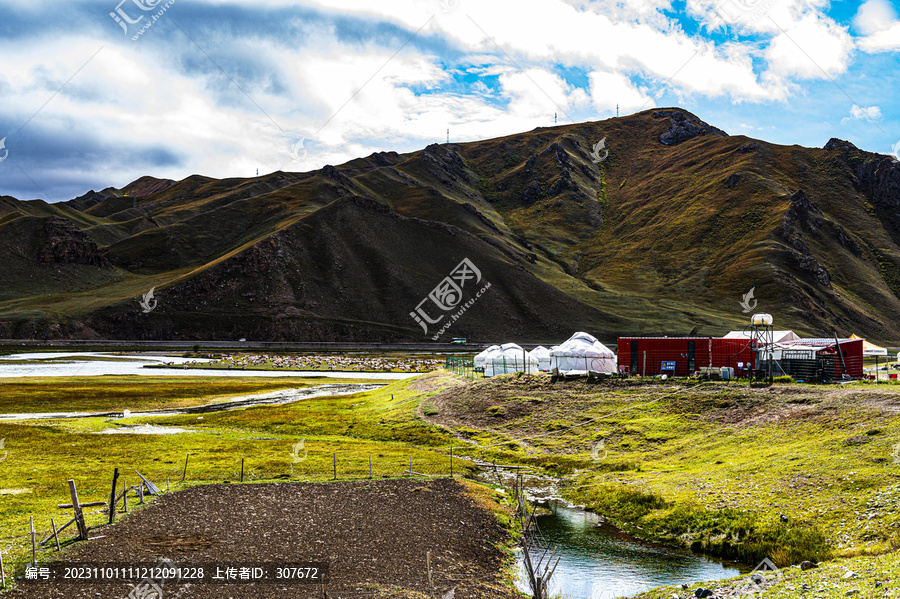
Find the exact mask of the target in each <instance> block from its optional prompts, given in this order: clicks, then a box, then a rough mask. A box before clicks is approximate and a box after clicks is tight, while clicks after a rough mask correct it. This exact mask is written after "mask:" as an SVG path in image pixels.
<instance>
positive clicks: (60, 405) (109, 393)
mask: <svg viewBox="0 0 900 599" xmlns="http://www.w3.org/2000/svg"><path fill="white" fill-rule="evenodd" d="M137 378H138V377H97V378H89V377H82V378H80V379H79V378H70V379H60V380H53V379H50V380H46V379H45V380H43V381H41V382H36V381H30V380H13V381H10V382H4V383H3V384H4V387H3V391H2V392H0V397H3V402H4V403H3V405H4V406H5V407H4V410H3V411H5V412H26V411H49V410H53V411H66V410H77V411H86V410H88V409H91V410H94V409H98V410H109V411H112V410H118V409H122V408H123V407H128V408H129V409H135V408H136V407H140V408H160V407H175V406H185V405H196V404H199V403H207V402H209V401H210V400H211V399H213V396H216V397H217V398H221V397H226V396H229V395H235V394H245V393H251V392H262V391H267V390H273V389H279V388H286V387H299V386H305V385H307V384H309V381H303V380H302V379H301V380H298V379H297V378H293V377H292V378H289V379H288V378H284V379H282V378H273V379H237V378H235V379H227V380H222V379H221V378H209V379H207V378H202V377H201V378H194V377H190V378H187V379H184V378H181V377H176V378H165V377H140V380H136V379H137ZM327 382H329V383H331V382H341V381H340V379H329V380H328V381H327ZM353 382H366V381H360V380H354V381H353ZM419 387H420V385H417V384H416V383H415V382H408V381H406V382H397V383H394V384H392V385H389V386H387V387H384V388H382V389H380V390H377V391H375V392H371V393H360V394H355V395H348V396H340V397H318V398H312V399H305V400H303V401H300V402H296V403H293V404H288V405H283V406H260V407H253V408H245V409H239V410H234V411H228V412H216V413H209V414H204V415H203V416H196V415H190V416H154V417H145V418H134V417H132V418H117V419H107V418H79V419H66V420H41V421H16V422H10V421H6V422H0V439H4V440H5V447H4V448H3V449H2V450H0V458H3V459H2V461H0V531H2V533H0V550H3V551H4V553H5V557H4V559H5V560H6V561H7V562H8V563H11V562H21V561H24V560H26V559H28V558H27V557H26V555H28V553H29V552H30V540H29V539H28V536H27V532H28V518H29V516H31V515H33V516H34V518H35V527H36V528H37V529H38V532H39V534H42V533H44V534H46V533H48V532H49V529H50V518H51V517H53V518H54V519H55V521H56V524H57V525H60V524H61V523H63V522H65V521H67V520H68V519H69V518H70V517H71V511H69V515H67V513H66V511H65V510H61V509H58V508H57V507H56V504H58V503H67V502H68V501H69V498H68V491H67V488H66V480H67V479H70V478H71V479H74V480H75V481H76V483H77V485H78V492H79V498H80V500H81V501H83V502H84V501H103V500H107V499H108V497H109V493H110V484H111V480H112V472H113V468H119V470H120V472H121V473H122V478H124V480H125V481H127V482H128V484H129V485H131V486H133V485H135V484H136V483H137V482H138V480H139V479H138V477H137V474H135V472H134V471H135V470H137V471H139V472H140V473H141V474H143V475H144V476H146V477H148V478H149V479H150V480H152V481H154V482H155V483H156V484H157V485H159V486H161V487H162V488H165V486H166V479H167V477H168V480H169V486H170V488H171V489H173V490H174V489H175V488H181V487H183V486H184V485H194V484H203V483H214V482H218V483H221V482H223V481H229V482H239V480H240V476H241V461H242V460H243V461H244V480H245V481H247V482H258V481H261V480H331V479H332V477H333V472H334V470H333V469H334V467H335V465H336V466H337V471H338V478H339V479H341V478H345V477H347V476H351V477H354V478H359V477H364V476H367V475H368V460H369V459H370V458H371V460H372V466H373V475H374V476H376V477H377V476H397V475H399V474H400V473H402V472H403V471H405V470H406V469H407V468H408V466H409V461H410V459H412V465H413V471H414V472H422V471H424V472H425V473H428V472H429V471H434V472H438V471H441V472H448V466H449V456H448V455H447V450H448V448H449V446H450V445H451V444H453V443H454V439H453V436H452V435H450V434H449V433H447V432H445V431H444V430H443V429H441V428H439V427H436V426H434V425H431V424H428V423H426V422H424V421H422V420H421V419H419V418H418V417H417V415H416V408H417V406H418V403H419V402H420V401H421V398H422V396H423V395H428V394H429V393H432V392H433V391H425V392H423V391H422V390H421V389H419ZM29 398H37V399H35V400H34V402H35V403H36V404H37V406H35V405H32V403H33V401H32V400H31V399H29ZM144 424H153V425H159V426H165V427H178V428H181V429H185V430H187V431H189V432H185V433H182V434H174V435H151V434H97V433H100V432H101V431H105V430H106V431H108V430H116V429H118V430H128V431H132V430H136V429H133V428H126V427H139V426H142V425H144ZM301 441H302V442H303V444H302V446H301V447H298V446H297V444H298V443H299V442H301ZM456 444H457V445H459V443H458V442H457V443H456ZM187 454H190V456H189V457H188V455H187ZM4 455H5V457H4ZM186 458H187V476H186V482H185V483H183V484H181V483H180V482H179V481H180V479H181V476H182V473H183V471H184V468H185V461H186ZM455 465H456V467H457V468H459V469H460V473H461V471H462V468H463V467H464V464H463V463H462V460H460V459H456V461H455ZM119 484H120V488H121V484H122V483H121V481H120V483H119ZM136 503H137V502H136V499H135V498H134V497H132V498H131V499H130V500H129V507H130V508H132V509H133V508H134V505H135V504H136ZM120 505H121V504H120ZM101 509H102V508H89V509H88V510H87V517H88V523H89V525H91V526H93V525H100V524H102V523H103V522H105V520H106V515H105V514H103V513H101ZM69 535H70V531H66V538H68V537H69Z"/></svg>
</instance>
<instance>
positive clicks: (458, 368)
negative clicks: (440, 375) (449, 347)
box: [444, 356, 478, 378]
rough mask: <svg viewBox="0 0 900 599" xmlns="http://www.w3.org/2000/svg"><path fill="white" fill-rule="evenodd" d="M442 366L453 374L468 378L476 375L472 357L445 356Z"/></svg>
mask: <svg viewBox="0 0 900 599" xmlns="http://www.w3.org/2000/svg"><path fill="white" fill-rule="evenodd" d="M444 368H446V369H447V370H448V371H450V372H452V373H454V374H459V375H462V376H465V377H468V378H475V377H477V376H478V373H477V372H476V370H475V360H474V359H473V358H464V357H460V356H447V360H446V362H445V363H444Z"/></svg>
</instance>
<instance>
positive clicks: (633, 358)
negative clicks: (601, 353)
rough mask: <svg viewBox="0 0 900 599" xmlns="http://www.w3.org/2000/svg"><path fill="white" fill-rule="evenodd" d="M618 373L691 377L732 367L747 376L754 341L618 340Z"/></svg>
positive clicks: (751, 363) (689, 339)
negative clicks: (711, 370)
mask: <svg viewBox="0 0 900 599" xmlns="http://www.w3.org/2000/svg"><path fill="white" fill-rule="evenodd" d="M617 349H618V352H617V356H618V367H619V372H622V373H631V374H640V375H644V376H656V375H658V374H668V375H674V376H690V375H693V374H694V373H696V372H698V371H699V370H700V369H701V368H704V367H710V368H721V367H723V366H728V367H731V368H734V374H735V376H742V375H749V373H750V372H751V371H752V370H753V368H754V366H755V364H756V362H755V360H756V341H754V340H751V339H722V338H720V337H619V339H618V342H617Z"/></svg>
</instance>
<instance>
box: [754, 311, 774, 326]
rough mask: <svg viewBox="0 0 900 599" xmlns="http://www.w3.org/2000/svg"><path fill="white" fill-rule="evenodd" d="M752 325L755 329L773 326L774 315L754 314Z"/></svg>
mask: <svg viewBox="0 0 900 599" xmlns="http://www.w3.org/2000/svg"><path fill="white" fill-rule="evenodd" d="M750 324H752V325H753V326H755V327H760V326H767V327H770V326H772V315H771V314H754V315H753V318H752V319H751V320H750Z"/></svg>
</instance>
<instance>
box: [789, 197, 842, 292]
mask: <svg viewBox="0 0 900 599" xmlns="http://www.w3.org/2000/svg"><path fill="white" fill-rule="evenodd" d="M788 201H789V202H790V206H789V207H788V209H787V210H786V211H785V213H784V216H783V217H782V219H781V231H782V235H783V236H784V239H785V240H786V241H787V242H788V243H789V244H790V246H791V248H792V251H791V255H792V256H793V257H794V259H795V260H797V264H798V265H799V266H800V268H802V269H803V270H806V271H809V272H811V273H812V274H813V276H814V277H815V279H816V281H818V282H819V283H820V284H821V285H823V286H825V287H830V286H831V274H830V273H829V272H828V270H827V269H826V268H825V267H824V266H821V265H820V264H819V262H818V261H817V260H816V259H815V258H814V257H813V256H812V252H811V251H810V249H809V246H807V245H806V243H804V241H803V230H804V229H805V230H807V231H809V233H810V234H811V235H812V236H814V237H815V236H817V235H818V234H819V230H820V229H821V228H822V225H823V224H824V223H825V220H824V217H823V215H822V211H821V210H819V207H818V206H817V205H816V204H815V202H812V201H811V200H810V199H809V198H808V197H807V195H806V192H804V191H803V190H802V189H798V190H797V191H795V192H794V193H793V194H792V195H791V197H790V198H788Z"/></svg>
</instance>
